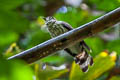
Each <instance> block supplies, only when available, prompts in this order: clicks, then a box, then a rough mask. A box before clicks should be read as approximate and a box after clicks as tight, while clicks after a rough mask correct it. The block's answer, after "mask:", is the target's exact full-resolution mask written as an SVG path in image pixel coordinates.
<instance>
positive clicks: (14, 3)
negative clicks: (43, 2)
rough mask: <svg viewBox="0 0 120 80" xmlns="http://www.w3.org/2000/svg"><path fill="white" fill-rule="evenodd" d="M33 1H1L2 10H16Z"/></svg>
mask: <svg viewBox="0 0 120 80" xmlns="http://www.w3.org/2000/svg"><path fill="white" fill-rule="evenodd" d="M28 1H32V0H12V1H10V0H0V6H2V7H0V9H4V10H5V9H6V10H11V9H15V8H16V7H19V6H20V5H22V4H23V3H25V2H28Z"/></svg>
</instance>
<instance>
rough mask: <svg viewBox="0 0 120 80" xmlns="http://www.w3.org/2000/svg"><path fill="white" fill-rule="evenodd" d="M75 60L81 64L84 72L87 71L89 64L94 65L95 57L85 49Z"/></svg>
mask: <svg viewBox="0 0 120 80" xmlns="http://www.w3.org/2000/svg"><path fill="white" fill-rule="evenodd" d="M75 62H76V63H77V64H79V65H80V68H81V69H82V71H83V72H87V71H88V66H89V65H90V66H92V65H93V58H92V57H91V56H90V55H89V54H88V53H87V52H86V51H83V52H82V53H80V54H78V55H76V56H75Z"/></svg>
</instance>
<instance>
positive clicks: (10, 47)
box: [0, 0, 120, 80]
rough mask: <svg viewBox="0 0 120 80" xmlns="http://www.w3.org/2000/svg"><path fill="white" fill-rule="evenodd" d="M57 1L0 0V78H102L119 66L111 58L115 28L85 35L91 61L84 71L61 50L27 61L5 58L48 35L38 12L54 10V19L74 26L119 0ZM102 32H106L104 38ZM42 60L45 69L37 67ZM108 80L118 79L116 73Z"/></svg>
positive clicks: (118, 50) (119, 49) (118, 48)
mask: <svg viewBox="0 0 120 80" xmlns="http://www.w3.org/2000/svg"><path fill="white" fill-rule="evenodd" d="M61 1H63V0H59V1H58V2H56V0H12V1H10V0H0V6H1V7H0V80H53V79H58V80H105V79H106V78H107V77H108V76H109V75H110V74H111V72H110V70H111V69H112V68H113V67H114V68H116V67H119V66H116V65H119V59H117V63H116V61H115V60H116V58H117V57H119V54H120V45H119V44H120V35H119V34H120V33H119V31H120V29H119V28H117V29H116V28H112V29H108V30H107V31H104V32H102V33H100V34H98V35H95V36H93V37H90V38H87V39H85V42H86V43H87V44H88V45H89V47H90V48H91V49H92V51H93V52H92V53H91V55H92V56H93V58H94V62H95V63H94V65H93V66H92V67H89V68H90V69H89V71H88V72H87V73H83V72H81V70H80V68H79V66H78V65H77V64H75V63H74V62H73V58H72V57H71V56H70V55H68V54H67V53H65V52H64V51H61V53H59V52H57V54H54V55H51V56H48V57H46V58H43V59H41V60H39V61H38V62H36V63H34V64H31V65H28V64H26V63H25V62H24V61H20V60H6V58H8V57H9V56H12V55H14V54H17V53H19V52H21V51H23V50H26V49H29V48H31V47H33V46H35V45H37V44H40V43H42V42H44V41H46V40H48V39H50V35H49V34H48V33H47V32H46V31H44V30H42V29H41V26H40V25H39V24H38V23H39V20H40V18H39V16H48V15H47V14H46V13H51V12H54V13H53V14H52V15H53V16H54V17H55V18H56V19H57V20H61V21H66V22H68V23H69V24H71V25H72V26H73V27H74V28H76V27H78V26H80V25H83V24H85V23H87V22H90V21H91V20H94V19H96V18H97V17H99V16H101V15H104V14H105V13H106V12H109V11H111V10H113V9H115V8H117V7H119V6H120V0H111V1H109V0H102V1H101V0H84V1H83V2H82V3H81V4H80V6H79V7H74V6H73V5H68V4H67V3H65V4H62V5H61V6H59V4H61ZM57 3H59V4H58V5H56V6H54V5H55V4H57ZM51 4H52V5H51ZM53 4H54V5H53ZM49 5H51V6H49ZM48 8H49V9H48ZM63 8H64V9H63ZM55 10H56V11H55ZM43 23H44V22H43ZM118 27H120V25H118ZM116 30H117V31H116ZM100 35H102V36H100ZM104 35H107V36H108V37H107V39H106V37H104ZM116 35H117V36H116ZM103 37H104V38H103ZM111 37H112V38H113V39H111ZM111 56H112V57H111ZM72 62H73V63H72ZM42 63H46V64H47V67H46V69H45V70H42V69H41V68H42ZM71 64H72V65H71ZM61 66H63V67H62V68H61ZM54 67H56V68H54ZM109 80H119V75H114V76H112V77H110V79H109Z"/></svg>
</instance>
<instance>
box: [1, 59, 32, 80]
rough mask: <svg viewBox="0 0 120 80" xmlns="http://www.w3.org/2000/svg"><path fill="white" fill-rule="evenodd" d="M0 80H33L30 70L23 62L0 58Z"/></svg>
mask: <svg viewBox="0 0 120 80" xmlns="http://www.w3.org/2000/svg"><path fill="white" fill-rule="evenodd" d="M0 65H1V66H0V80H33V72H32V69H31V68H30V67H29V66H28V65H26V64H25V63H24V62H23V61H19V60H11V61H8V60H5V59H3V58H2V57H0Z"/></svg>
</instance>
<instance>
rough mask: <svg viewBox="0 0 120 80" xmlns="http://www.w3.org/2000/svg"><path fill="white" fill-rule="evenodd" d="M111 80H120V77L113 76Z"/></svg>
mask: <svg viewBox="0 0 120 80" xmlns="http://www.w3.org/2000/svg"><path fill="white" fill-rule="evenodd" d="M110 80H120V76H113V77H112V78H111V79H110Z"/></svg>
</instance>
